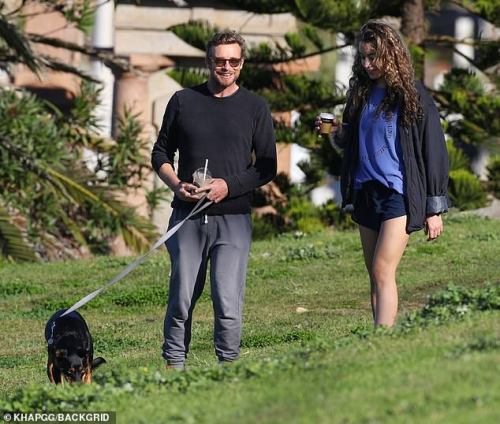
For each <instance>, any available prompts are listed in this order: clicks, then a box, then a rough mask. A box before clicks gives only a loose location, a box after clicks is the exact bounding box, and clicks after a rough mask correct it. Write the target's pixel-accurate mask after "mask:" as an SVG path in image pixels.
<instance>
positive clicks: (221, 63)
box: [210, 57, 241, 68]
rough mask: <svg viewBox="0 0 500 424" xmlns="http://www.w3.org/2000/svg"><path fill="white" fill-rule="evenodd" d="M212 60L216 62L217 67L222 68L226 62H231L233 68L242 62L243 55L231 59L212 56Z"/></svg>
mask: <svg viewBox="0 0 500 424" xmlns="http://www.w3.org/2000/svg"><path fill="white" fill-rule="evenodd" d="M210 60H211V61H212V63H214V64H215V66H216V67H217V68H222V67H223V66H224V65H225V64H226V62H229V65H231V67H232V68H237V67H238V66H240V64H241V57H240V58H236V57H231V58H230V59H224V58H222V57H212V58H210Z"/></svg>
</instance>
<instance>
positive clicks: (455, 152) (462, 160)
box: [446, 140, 470, 171]
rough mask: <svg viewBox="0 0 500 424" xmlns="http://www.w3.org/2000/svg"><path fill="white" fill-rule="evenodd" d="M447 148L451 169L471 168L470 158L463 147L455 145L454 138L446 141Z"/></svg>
mask: <svg viewBox="0 0 500 424" xmlns="http://www.w3.org/2000/svg"><path fill="white" fill-rule="evenodd" d="M446 149H447V150H448V159H449V161H450V171H455V170H457V169H467V170H469V169H470V167H469V159H468V158H467V156H466V155H465V153H464V152H463V151H462V150H461V149H459V148H457V147H456V146H455V144H454V143H453V140H447V141H446Z"/></svg>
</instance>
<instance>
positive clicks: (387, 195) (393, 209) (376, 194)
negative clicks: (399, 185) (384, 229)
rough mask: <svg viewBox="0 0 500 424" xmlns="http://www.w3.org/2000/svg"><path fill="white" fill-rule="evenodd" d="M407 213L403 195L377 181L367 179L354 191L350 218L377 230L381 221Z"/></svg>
mask: <svg viewBox="0 0 500 424" xmlns="http://www.w3.org/2000/svg"><path fill="white" fill-rule="evenodd" d="M407 214H408V211H407V208H406V199H405V196H403V195H402V194H400V193H398V192H397V191H395V190H393V189H390V188H388V187H386V186H385V185H383V184H382V183H379V182H378V181H368V182H366V183H364V184H363V185H362V186H361V189H360V190H357V191H356V196H355V201H354V212H353V213H352V219H353V221H354V222H356V223H358V224H359V225H362V226H363V227H366V228H370V229H371V230H374V231H379V230H380V226H381V224H382V222H383V221H387V220H388V219H392V218H398V217H400V216H405V215H407Z"/></svg>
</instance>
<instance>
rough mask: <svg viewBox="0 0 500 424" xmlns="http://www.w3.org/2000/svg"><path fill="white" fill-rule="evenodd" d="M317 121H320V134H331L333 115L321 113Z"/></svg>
mask: <svg viewBox="0 0 500 424" xmlns="http://www.w3.org/2000/svg"><path fill="white" fill-rule="evenodd" d="M319 119H320V120H321V124H320V126H319V132H320V134H330V133H331V132H332V127H333V122H334V121H335V116H334V115H333V113H328V112H321V113H320V114H319Z"/></svg>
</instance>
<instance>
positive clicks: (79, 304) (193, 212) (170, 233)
mask: <svg viewBox="0 0 500 424" xmlns="http://www.w3.org/2000/svg"><path fill="white" fill-rule="evenodd" d="M205 197H206V194H205V195H204V196H203V197H202V198H201V199H200V200H198V203H196V205H195V206H194V208H193V209H192V210H191V212H189V214H188V215H187V216H186V217H185V218H184V219H183V220H182V221H180V222H179V223H177V224H176V225H174V226H173V227H172V228H171V229H170V230H168V231H167V232H166V233H165V234H164V235H163V236H162V237H161V238H160V239H159V240H158V241H157V242H156V243H155V244H154V245H153V247H151V249H149V251H148V252H147V253H145V254H144V255H142V256H141V257H140V258H138V259H136V260H135V261H134V262H132V263H130V264H129V265H128V266H127V267H126V268H125V269H124V270H123V271H122V272H120V273H119V274H118V275H117V276H116V277H114V278H113V279H112V280H111V281H109V282H107V283H106V284H105V285H104V286H102V287H100V288H98V289H97V290H95V291H93V292H92V293H90V294H88V295H87V296H85V297H83V298H82V299H80V300H79V301H78V302H76V303H75V304H74V305H73V306H72V307H71V308H69V309H68V310H67V311H66V312H64V313H63V314H62V315H61V317H63V316H65V315H68V314H70V313H71V312H73V311H76V310H77V309H78V308H80V307H82V306H83V305H85V304H86V303H87V302H90V301H91V300H92V299H93V298H94V297H96V296H98V295H99V294H100V293H101V292H103V291H104V290H106V289H108V288H109V287H111V286H113V285H114V284H116V283H118V281H120V280H121V279H123V278H124V277H125V276H126V275H128V274H129V273H130V272H131V271H132V270H134V268H136V267H137V266H138V265H139V264H141V263H142V262H143V261H144V260H145V259H146V258H147V257H148V256H149V255H150V254H151V253H152V252H154V251H155V250H156V249H157V248H158V247H160V246H161V245H162V244H163V243H165V242H166V241H167V240H168V239H169V238H170V237H172V236H173V235H174V234H175V233H176V232H177V231H178V230H179V228H180V227H182V224H184V222H186V221H187V220H188V219H189V218H191V217H192V216H193V215H196V214H197V213H198V212H201V211H202V210H203V209H205V208H207V207H208V206H210V205H211V204H212V203H213V202H212V201H208V202H206V203H204V204H202V203H203V200H205Z"/></svg>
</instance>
